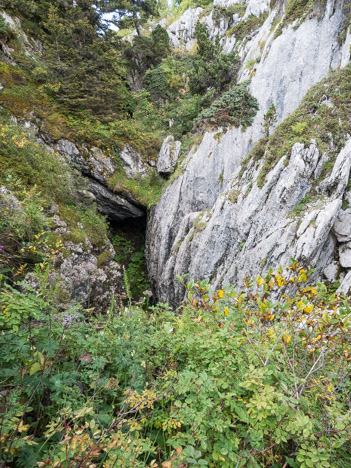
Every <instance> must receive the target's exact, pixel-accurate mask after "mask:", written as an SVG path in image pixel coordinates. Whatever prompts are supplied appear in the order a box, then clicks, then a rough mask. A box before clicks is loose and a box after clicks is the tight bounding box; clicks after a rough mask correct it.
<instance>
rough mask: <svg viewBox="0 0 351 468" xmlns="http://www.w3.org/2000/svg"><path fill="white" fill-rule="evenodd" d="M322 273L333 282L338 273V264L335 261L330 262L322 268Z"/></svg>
mask: <svg viewBox="0 0 351 468" xmlns="http://www.w3.org/2000/svg"><path fill="white" fill-rule="evenodd" d="M323 274H324V276H325V277H326V279H327V281H330V282H333V281H336V279H337V278H338V274H339V265H338V263H337V262H332V263H331V264H330V265H328V266H327V267H326V268H324V270H323Z"/></svg>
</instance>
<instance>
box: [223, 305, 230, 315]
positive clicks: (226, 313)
mask: <svg viewBox="0 0 351 468" xmlns="http://www.w3.org/2000/svg"><path fill="white" fill-rule="evenodd" d="M228 314H229V309H228V307H226V308H225V309H224V315H225V316H227V315H228Z"/></svg>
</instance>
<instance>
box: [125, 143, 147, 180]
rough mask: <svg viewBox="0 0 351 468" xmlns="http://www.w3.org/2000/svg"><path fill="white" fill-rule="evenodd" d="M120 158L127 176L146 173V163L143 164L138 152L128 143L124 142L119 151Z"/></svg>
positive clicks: (141, 175) (140, 175)
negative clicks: (121, 149)
mask: <svg viewBox="0 0 351 468" xmlns="http://www.w3.org/2000/svg"><path fill="white" fill-rule="evenodd" d="M121 159H122V161H123V164H124V168H125V171H126V175H127V177H130V178H131V179H135V178H136V177H145V176H146V175H147V172H146V165H145V164H143V162H142V160H141V156H140V154H139V153H138V152H137V151H136V150H135V149H134V148H133V147H132V146H130V145H129V144H128V143H126V144H125V146H124V148H123V151H122V152H121Z"/></svg>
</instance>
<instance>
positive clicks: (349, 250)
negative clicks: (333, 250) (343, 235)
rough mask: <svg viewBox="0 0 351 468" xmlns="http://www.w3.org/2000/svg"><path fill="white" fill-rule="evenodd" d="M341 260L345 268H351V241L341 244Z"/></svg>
mask: <svg viewBox="0 0 351 468" xmlns="http://www.w3.org/2000/svg"><path fill="white" fill-rule="evenodd" d="M339 260H340V265H341V266H342V267H343V268H351V242H346V243H344V244H341V245H340V246H339Z"/></svg>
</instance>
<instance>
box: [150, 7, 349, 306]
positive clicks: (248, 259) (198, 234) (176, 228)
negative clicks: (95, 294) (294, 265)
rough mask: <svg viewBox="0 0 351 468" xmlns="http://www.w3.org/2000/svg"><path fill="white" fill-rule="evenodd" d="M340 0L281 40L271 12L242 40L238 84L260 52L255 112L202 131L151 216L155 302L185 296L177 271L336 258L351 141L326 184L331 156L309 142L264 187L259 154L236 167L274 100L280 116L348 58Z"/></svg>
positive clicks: (234, 276) (238, 274)
mask: <svg viewBox="0 0 351 468" xmlns="http://www.w3.org/2000/svg"><path fill="white" fill-rule="evenodd" d="M251 3H254V2H250V4H251ZM344 6H345V5H344V2H343V1H339V0H328V1H327V2H326V4H325V8H324V9H323V11H320V12H319V14H318V15H317V14H311V15H308V16H307V17H306V18H305V19H304V20H303V22H302V23H301V24H298V23H297V22H295V23H292V24H288V25H286V27H284V28H283V29H282V32H281V34H280V35H278V36H277V37H275V31H276V28H277V26H275V27H273V21H274V19H275V18H276V17H277V12H276V11H270V12H269V15H268V17H267V19H266V20H265V22H264V23H263V25H262V26H261V27H260V28H259V30H258V31H257V33H255V35H253V37H251V36H252V35H251V36H250V38H248V40H245V39H244V40H243V41H242V44H241V45H240V46H239V53H240V55H241V58H242V64H243V65H242V68H241V71H240V73H239V76H240V81H245V80H247V79H248V78H249V75H250V70H249V69H248V68H247V63H248V62H249V61H251V60H253V59H257V60H256V62H257V64H256V65H255V68H256V69H255V74H254V76H253V77H252V79H251V84H250V90H251V93H252V94H253V95H254V96H255V97H256V98H257V100H258V101H259V105H260V110H259V112H258V113H257V115H256V118H255V121H254V123H253V125H252V126H251V127H249V128H247V129H246V130H245V131H243V130H242V129H241V128H232V129H229V130H228V131H227V132H225V133H224V132H223V133H222V130H221V129H218V130H217V131H213V132H207V133H206V134H205V135H204V137H203V139H202V141H201V143H200V145H199V146H198V148H193V149H192V150H191V151H190V153H189V154H188V155H187V157H186V159H185V161H184V163H183V173H182V175H181V176H180V177H179V178H178V179H176V180H175V181H174V182H173V183H172V184H171V185H170V186H169V187H168V189H167V190H166V192H165V193H164V195H163V197H162V199H161V201H160V203H159V204H158V206H156V207H155V208H154V209H153V211H152V213H151V214H150V218H149V224H148V237H147V256H148V264H149V273H150V279H151V282H152V285H153V288H154V290H155V292H156V295H157V297H158V299H159V300H162V301H169V302H170V303H172V304H173V305H176V304H178V303H179V302H180V301H181V300H182V298H183V290H182V288H181V286H180V285H179V284H178V282H177V280H176V279H175V276H176V275H177V274H180V275H182V274H185V273H189V276H190V277H191V278H210V279H211V282H212V284H213V285H214V286H219V285H222V284H225V283H229V282H230V283H234V284H235V283H237V282H240V281H241V280H242V278H243V276H244V274H245V273H247V274H249V275H250V274H256V273H258V272H259V271H261V270H262V269H263V268H264V267H263V266H262V261H263V260H265V262H266V265H268V264H269V265H273V266H274V265H277V264H279V263H280V264H283V265H284V264H287V263H289V257H291V256H292V257H294V258H296V259H298V260H300V261H302V262H304V263H305V264H308V265H311V266H313V267H314V268H316V272H315V275H316V276H319V277H321V276H322V273H323V271H324V270H325V269H326V268H328V267H329V266H330V264H332V262H333V261H334V257H335V255H336V256H338V254H335V252H337V251H338V245H339V241H338V239H337V234H335V232H334V231H335V229H334V231H333V226H334V225H335V223H336V220H339V221H338V224H337V225H336V226H340V223H341V222H342V221H340V220H342V219H345V216H346V215H345V214H343V211H342V199H343V198H345V193H344V192H345V188H346V186H347V183H348V179H349V172H350V161H351V140H349V141H347V143H346V145H345V147H344V148H343V149H342V151H341V152H340V153H339V154H338V156H337V158H336V163H335V166H334V170H333V172H332V174H331V175H330V177H329V178H328V179H327V180H325V181H323V182H322V183H319V182H318V183H317V181H318V178H319V177H320V174H321V169H322V167H323V164H324V163H325V161H326V159H327V158H328V155H326V154H321V152H320V151H319V149H318V147H317V145H316V143H315V141H311V142H310V143H309V144H306V143H305V144H302V143H296V144H295V145H294V146H293V148H292V151H291V154H287V155H285V156H284V157H283V158H282V159H281V160H280V161H279V162H278V163H277V164H276V165H275V166H274V167H272V168H271V170H270V172H269V173H268V174H267V176H266V179H265V183H264V184H263V186H262V187H261V188H260V187H259V186H258V185H260V184H257V182H258V176H259V174H260V171H261V169H262V165H263V161H262V162H261V163H260V164H258V167H254V165H253V164H249V166H248V169H246V172H245V171H244V172H243V171H241V172H240V164H241V161H242V160H243V158H245V156H246V155H247V154H248V153H249V151H250V150H251V149H252V147H253V146H254V144H255V143H256V142H257V141H258V140H259V139H260V138H261V137H262V136H263V133H262V121H263V117H264V115H265V113H266V112H267V110H268V108H269V106H270V105H271V104H272V103H274V104H275V106H276V109H277V117H278V123H280V122H282V121H283V120H284V119H285V118H286V117H287V116H288V115H289V113H291V112H292V111H294V109H296V107H297V106H298V105H299V103H300V102H301V100H302V98H303V97H304V95H305V94H306V92H307V91H308V90H309V89H310V88H311V87H312V86H313V85H315V84H316V83H318V82H319V81H320V80H321V79H323V78H324V77H326V76H327V75H328V73H329V72H330V71H332V70H335V69H337V68H339V67H341V66H343V67H345V66H346V65H347V64H348V63H349V59H350V54H349V53H347V49H346V43H347V42H349V34H346V39H345V43H342V41H341V40H340V35H341V31H342V29H343V28H344V21H345V18H344V15H345V9H344ZM253 7H254V5H252V8H253ZM182 34H183V37H185V33H184V31H183V33H182ZM190 37H191V34H190ZM331 105H332V104H331ZM316 185H317V191H319V193H320V199H319V201H318V203H316V204H315V206H313V207H312V208H311V209H306V210H305V211H303V212H302V213H301V215H300V216H299V217H296V216H292V215H291V213H292V210H293V209H294V207H295V206H296V205H298V204H299V203H301V202H302V201H303V199H304V197H305V196H306V195H308V194H309V192H310V190H311V188H312V186H314V187H315V186H316ZM199 226H200V228H199ZM336 229H337V228H336ZM347 242H349V241H348V240H347ZM347 242H346V244H345V245H343V246H342V248H341V250H340V262H341V263H342V262H344V265H346V264H347V265H348V263H347V262H348V257H351V255H350V253H349V252H350V251H351V250H349V246H348V245H347ZM329 270H330V268H329ZM341 279H342V278H341ZM344 288H345V285H344Z"/></svg>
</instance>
